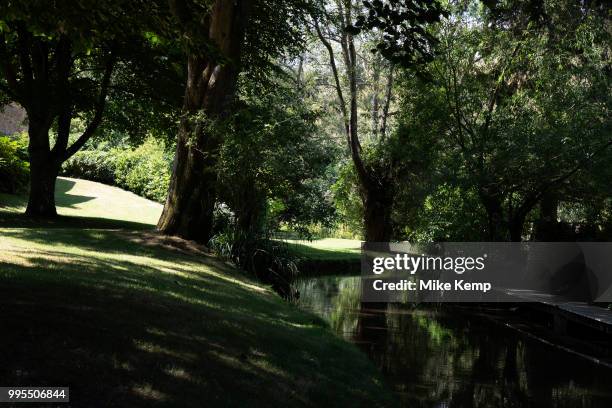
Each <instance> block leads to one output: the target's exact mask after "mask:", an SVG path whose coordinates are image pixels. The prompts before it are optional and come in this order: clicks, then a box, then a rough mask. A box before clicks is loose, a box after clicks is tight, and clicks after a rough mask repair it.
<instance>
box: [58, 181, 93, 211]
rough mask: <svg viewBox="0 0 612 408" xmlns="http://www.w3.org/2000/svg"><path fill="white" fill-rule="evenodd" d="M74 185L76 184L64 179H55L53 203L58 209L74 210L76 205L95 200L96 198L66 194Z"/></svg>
mask: <svg viewBox="0 0 612 408" xmlns="http://www.w3.org/2000/svg"><path fill="white" fill-rule="evenodd" d="M75 184H76V182H74V181H72V180H66V179H65V178H58V179H57V181H56V182H55V201H56V204H57V206H58V207H67V208H76V207H75V205H76V204H82V203H86V202H88V201H91V200H95V199H96V197H89V196H81V195H76V194H68V192H69V191H70V190H72V188H73V187H74V185H75Z"/></svg>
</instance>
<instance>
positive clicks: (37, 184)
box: [26, 118, 59, 218]
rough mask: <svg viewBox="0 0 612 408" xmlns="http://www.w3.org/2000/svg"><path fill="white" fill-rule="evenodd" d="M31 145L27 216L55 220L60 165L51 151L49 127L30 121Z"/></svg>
mask: <svg viewBox="0 0 612 408" xmlns="http://www.w3.org/2000/svg"><path fill="white" fill-rule="evenodd" d="M28 133H29V139H30V143H29V145H28V152H29V156H30V194H29V198H28V206H27V208H26V215H28V216H31V217H44V218H53V217H56V216H57V211H56V209H55V181H56V180H57V175H58V173H59V165H58V164H57V162H56V160H54V159H53V156H52V154H51V152H50V150H49V127H48V126H46V125H45V124H44V123H38V121H37V120H36V119H35V118H32V119H30V124H29V128H28Z"/></svg>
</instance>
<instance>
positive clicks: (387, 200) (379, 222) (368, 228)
mask: <svg viewBox="0 0 612 408" xmlns="http://www.w3.org/2000/svg"><path fill="white" fill-rule="evenodd" d="M390 196H391V193H390V189H374V188H371V189H367V190H365V191H364V193H363V210H364V214H363V222H364V230H365V240H366V241H367V242H388V241H390V240H391V236H392V233H393V228H392V223H391V210H392V203H393V199H392V198H391V197H390Z"/></svg>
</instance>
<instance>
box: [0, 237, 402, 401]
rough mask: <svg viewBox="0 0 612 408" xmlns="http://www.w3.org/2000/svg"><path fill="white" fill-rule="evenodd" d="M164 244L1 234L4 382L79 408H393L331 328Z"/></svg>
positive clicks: (232, 272)
mask: <svg viewBox="0 0 612 408" xmlns="http://www.w3.org/2000/svg"><path fill="white" fill-rule="evenodd" d="M152 234H153V233H151V232H146V231H143V232H128V231H120V230H109V229H104V230H100V229H77V228H64V227H57V226H56V227H51V228H1V227H0V327H1V328H2V336H1V337H0V350H2V353H0V378H1V379H2V380H3V381H4V382H7V383H10V384H14V385H31V384H66V385H68V386H70V387H71V401H74V404H75V406H86V405H87V404H92V402H91V401H96V403H93V404H94V405H96V404H97V405H98V406H107V405H106V402H107V401H112V404H111V405H113V406H130V407H148V406H151V404H155V405H160V406H176V407H188V406H202V401H203V400H204V399H205V400H206V401H207V402H209V404H208V405H233V406H254V405H256V404H260V405H261V404H262V403H263V404H264V405H267V406H287V405H298V406H321V405H326V404H328V403H329V402H330V401H333V402H334V405H338V406H346V405H351V406H360V405H361V406H386V405H388V404H391V402H390V401H391V400H390V397H389V393H388V391H387V390H386V389H385V388H384V387H383V386H382V385H381V383H380V378H379V376H378V374H377V372H376V370H375V369H374V368H373V366H372V364H371V363H370V362H369V361H368V360H367V358H366V357H365V356H364V355H362V354H361V353H360V352H358V351H357V349H356V348H355V347H354V346H352V345H350V344H347V343H345V342H343V341H342V340H341V339H339V338H337V337H335V336H334V335H332V334H331V333H330V331H329V329H328V328H327V327H326V326H325V324H324V323H323V322H322V320H321V319H319V318H317V317H315V316H313V315H310V314H307V313H304V312H302V311H300V310H299V309H297V307H295V306H293V305H290V304H287V303H285V302H284V301H282V300H281V299H280V298H279V297H278V296H277V295H276V294H274V293H273V292H272V290H271V289H269V288H267V287H265V286H262V285H260V284H259V283H257V282H255V281H253V280H252V279H250V278H248V277H247V276H245V275H244V274H243V273H241V272H240V271H237V270H236V269H234V268H232V267H230V266H228V265H227V264H226V263H224V262H221V261H219V260H217V259H215V258H214V257H211V256H207V255H205V254H202V253H199V252H197V251H192V250H184V249H182V247H181V248H179V249H176V248H173V247H172V246H170V245H164V240H161V239H156V238H155V237H154V236H153V235H152ZM108 406H110V405H108Z"/></svg>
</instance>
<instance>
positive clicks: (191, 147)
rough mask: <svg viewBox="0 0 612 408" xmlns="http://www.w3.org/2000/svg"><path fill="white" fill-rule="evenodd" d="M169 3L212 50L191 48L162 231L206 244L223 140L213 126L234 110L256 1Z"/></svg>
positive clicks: (185, 0) (188, 33) (181, 0)
mask: <svg viewBox="0 0 612 408" xmlns="http://www.w3.org/2000/svg"><path fill="white" fill-rule="evenodd" d="M170 5H171V11H172V14H173V15H174V17H175V18H176V20H177V22H178V24H179V25H180V30H181V31H183V35H185V36H187V37H189V36H192V37H198V36H200V37H199V38H198V41H204V43H205V44H206V45H209V47H210V48H212V49H209V50H206V51H207V52H203V50H202V49H200V48H198V47H194V46H193V44H192V45H191V50H190V51H188V55H187V84H186V87H185V97H184V100H183V118H182V120H181V122H180V125H179V130H178V139H177V147H176V156H175V158H174V167H173V172H172V179H171V182H170V189H169V191H168V198H167V201H166V204H165V206H164V210H163V213H162V216H161V218H160V220H159V222H158V225H157V227H158V229H159V230H160V231H162V232H164V233H167V234H175V235H180V236H182V237H185V238H190V239H195V240H207V239H208V237H209V236H210V232H211V229H212V215H213V209H214V205H215V200H216V191H215V188H216V181H217V180H216V179H217V175H216V171H215V167H216V160H217V154H218V150H219V147H220V145H221V141H222V139H221V136H220V135H219V134H218V132H215V129H214V127H215V123H214V122H215V121H219V120H223V119H225V118H227V117H228V115H229V113H230V112H231V104H232V103H233V102H234V95H235V91H236V82H237V80H238V73H239V72H240V61H241V51H242V45H243V42H244V36H245V27H246V24H247V21H248V17H249V12H250V8H251V1H250V0H238V1H233V0H217V1H215V2H214V3H213V5H212V6H211V8H210V11H209V12H206V11H205V10H202V9H201V7H203V6H202V5H201V4H197V2H190V1H188V0H172V1H171V2H170ZM198 8H200V9H199V10H198ZM203 13H206V14H203Z"/></svg>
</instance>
